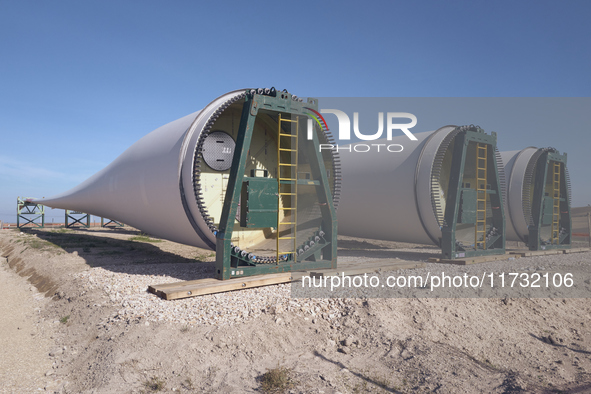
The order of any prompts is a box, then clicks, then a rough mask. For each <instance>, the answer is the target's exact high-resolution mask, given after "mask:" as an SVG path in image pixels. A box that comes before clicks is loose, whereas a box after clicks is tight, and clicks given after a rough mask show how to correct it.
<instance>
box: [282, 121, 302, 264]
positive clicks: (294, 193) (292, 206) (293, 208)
mask: <svg viewBox="0 0 591 394" xmlns="http://www.w3.org/2000/svg"><path fill="white" fill-rule="evenodd" d="M284 122H289V123H292V127H291V133H290V134H288V133H284V132H282V129H281V124H282V123H284ZM293 124H295V128H294V127H293V126H294V125H293ZM298 130H299V116H296V119H295V120H292V119H285V118H282V117H281V113H279V121H278V130H277V263H279V257H280V256H283V255H290V254H291V255H293V261H294V262H295V261H296V257H297V253H296V252H297V239H296V234H297V223H298V219H297V206H298V179H297V178H298ZM281 137H286V138H285V141H289V145H288V147H286V146H285V145H282V143H281V141H282V140H283V139H282V138H281ZM294 138H295V149H294V143H293V139H294ZM282 152H290V154H289V156H290V157H291V159H290V161H289V163H287V162H282V161H281V153H282ZM294 158H295V160H293V159H294ZM286 169H289V174H290V175H289V176H287V177H286V175H285V174H284V171H282V170H286ZM285 172H287V171H285ZM286 185H290V188H289V192H286V191H284V190H283V189H282V186H286ZM282 197H283V204H281V200H282ZM287 200H289V204H288V203H287V202H288V201H287ZM287 212H290V215H289V219H287V220H289V221H284V222H282V221H281V219H282V217H281V213H283V220H286V216H287V215H286V214H287ZM281 225H290V226H291V227H292V232H291V236H289V237H280V236H279V234H280V227H281ZM282 239H292V240H293V250H290V251H285V252H284V251H280V250H279V241H280V240H282Z"/></svg>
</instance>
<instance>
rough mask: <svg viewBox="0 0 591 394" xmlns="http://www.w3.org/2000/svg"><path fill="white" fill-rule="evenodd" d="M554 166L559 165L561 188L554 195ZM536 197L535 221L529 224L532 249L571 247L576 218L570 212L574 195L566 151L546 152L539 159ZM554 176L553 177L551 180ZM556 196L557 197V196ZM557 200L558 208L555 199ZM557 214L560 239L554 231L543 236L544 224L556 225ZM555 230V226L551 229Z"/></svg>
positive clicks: (535, 186) (533, 202) (529, 241)
mask: <svg viewBox="0 0 591 394" xmlns="http://www.w3.org/2000/svg"><path fill="white" fill-rule="evenodd" d="M554 165H559V167H560V172H559V180H558V182H559V190H558V193H557V194H556V195H555V196H554V195H552V191H548V190H549V189H552V188H551V186H550V183H552V182H554V181H556V179H555V178H554V176H555V174H554V173H553V167H554ZM534 178H535V180H534V199H533V201H532V220H533V223H531V224H530V226H529V228H528V229H529V237H528V246H529V249H530V250H547V249H568V248H570V247H571V242H572V220H571V214H570V196H569V188H568V184H567V178H566V153H565V154H562V155H561V154H560V153H559V152H552V151H546V152H544V154H543V155H542V156H541V157H540V158H539V159H538V162H537V165H536V169H535V175H534ZM549 178H551V179H549ZM554 197H556V198H554ZM554 199H556V201H557V206H558V209H556V208H555V207H554V204H552V201H553V200H554ZM553 215H557V216H558V217H559V220H558V225H559V227H558V229H556V231H558V233H557V234H556V239H553V237H552V234H551V238H550V239H549V240H547V239H542V237H543V234H542V229H543V227H545V226H546V227H547V226H552V219H551V217H552V216H553ZM550 230H551V232H552V231H553V230H554V229H552V228H551V229H550Z"/></svg>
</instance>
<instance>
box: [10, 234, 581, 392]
mask: <svg viewBox="0 0 591 394" xmlns="http://www.w3.org/2000/svg"><path fill="white" fill-rule="evenodd" d="M137 236H138V233H137V232H135V231H134V230H132V229H125V230H114V231H113V230H92V231H88V230H84V231H83V230H78V231H60V230H36V231H30V232H28V233H26V234H25V233H22V234H21V233H18V232H15V231H6V232H0V249H1V251H2V254H3V255H4V256H6V257H7V262H6V263H5V264H6V265H7V269H11V270H13V271H15V272H17V273H18V274H19V275H21V276H22V277H23V278H26V279H27V280H28V282H29V283H31V284H32V285H34V286H35V288H36V289H37V290H36V291H35V292H33V294H37V296H38V297H40V296H41V295H42V294H44V295H45V297H46V298H45V299H43V300H42V299H39V300H37V301H35V299H33V301H34V302H33V303H32V304H31V305H29V304H28V303H25V302H23V301H22V300H21V298H22V297H20V296H19V297H16V298H14V299H7V301H6V302H7V304H6V308H7V311H8V312H6V313H7V314H10V313H11V312H10V311H11V310H15V311H16V310H17V309H18V308H21V309H22V311H23V312H24V313H23V316H24V318H25V319H28V322H25V323H27V324H29V326H31V327H34V326H35V325H36V324H37V325H41V326H40V327H45V326H47V329H45V330H42V331H41V332H40V333H39V335H38V336H37V337H35V338H33V337H31V339H29V340H25V339H24V338H23V341H22V342H21V343H20V344H18V346H19V347H22V354H28V353H30V354H35V352H39V353H40V354H41V355H43V357H41V358H40V360H41V359H43V360H45V361H47V357H49V361H50V362H51V369H50V370H49V371H46V372H45V373H44V372H43V368H38V369H34V368H31V371H29V373H23V371H15V372H14V373H13V374H12V375H11V379H12V381H13V382H15V381H18V382H20V383H21V386H22V387H40V386H43V384H42V383H43V382H47V383H44V384H45V386H43V387H44V388H45V389H46V391H52V392H59V393H140V392H149V390H148V387H149V384H150V382H154V381H161V382H162V383H163V385H164V386H163V389H162V390H161V391H163V392H179V391H180V392H216V393H217V392H260V387H261V385H260V379H261V377H262V376H263V374H264V373H265V372H266V371H268V370H269V369H273V368H277V367H279V366H281V367H285V368H286V370H287V371H289V372H290V374H292V375H291V376H292V378H293V379H294V382H297V384H294V386H293V388H292V389H291V392H294V393H300V392H301V393H326V394H328V393H334V394H336V393H358V392H405V393H406V392H408V393H411V392H413V393H414V392H437V393H472V392H491V393H512V392H520V391H526V392H534V393H547V392H556V390H562V392H572V393H575V392H586V391H589V390H591V331H590V330H589V326H590V325H591V309H590V308H591V306H590V305H589V303H588V298H582V299H576V298H570V299H565V298H559V299H551V298H549V297H552V296H556V294H554V293H553V292H552V291H550V290H543V291H542V292H541V296H542V297H545V298H539V299H537V298H523V297H521V296H522V295H524V293H523V291H522V290H520V291H519V292H517V294H514V296H511V297H507V296H505V297H495V298H455V299H450V298H441V299H438V298H433V296H432V295H431V297H425V295H426V292H427V290H426V288H423V289H417V290H416V291H415V293H413V292H411V291H410V290H408V289H406V288H405V289H399V290H400V291H401V294H391V293H390V292H387V293H386V294H378V295H380V296H382V297H394V298H375V299H371V298H370V296H371V295H372V294H369V293H367V291H366V292H365V293H364V292H361V293H360V291H359V289H347V294H346V295H347V298H310V297H309V296H310V295H312V293H310V292H308V293H305V294H304V295H306V296H308V297H304V298H297V297H294V295H297V294H296V293H294V287H296V286H298V283H294V284H282V285H275V286H268V287H261V288H256V289H248V290H243V291H236V292H229V293H222V294H216V295H209V296H202V297H194V298H187V299H182V300H174V301H165V300H162V299H160V298H158V297H157V296H155V295H153V294H150V293H148V292H147V291H146V289H147V287H148V285H153V284H158V283H168V282H177V281H183V280H192V279H198V278H204V277H211V276H212V275H213V272H214V263H213V262H212V256H211V253H210V252H208V251H204V250H199V249H196V248H191V247H187V246H184V245H178V244H174V243H172V242H168V241H159V240H154V239H146V238H145V237H142V238H141V240H136V239H137ZM339 245H340V249H339V261H340V262H341V263H342V262H345V261H349V262H356V263H358V264H363V263H364V262H368V261H371V260H383V259H393V260H396V259H398V260H400V261H401V262H404V261H408V262H413V263H416V262H420V261H423V262H424V261H426V259H427V258H429V257H433V256H434V255H436V254H437V249H434V248H429V247H422V246H420V247H419V246H416V245H408V244H396V243H388V242H381V241H370V240H357V239H349V238H346V237H343V239H340V243H339ZM590 266H591V253H589V252H587V253H577V254H569V255H556V256H537V257H531V258H520V259H515V260H509V261H497V262H489V263H483V264H476V265H471V266H456V265H443V264H433V263H426V266H425V268H421V269H413V270H399V271H392V272H381V273H379V274H378V275H377V276H378V277H379V279H380V280H381V281H384V280H385V279H386V278H387V277H388V276H391V275H395V276H401V275H423V276H425V275H427V273H431V274H434V273H437V272H441V271H444V272H445V273H446V274H447V275H459V276H461V275H463V274H464V273H465V274H466V275H470V276H480V275H482V273H483V272H486V273H495V275H496V274H498V273H501V272H508V271H511V272H515V271H517V272H520V273H528V274H530V275H531V274H534V273H540V274H543V273H544V272H556V271H558V272H561V273H565V272H567V271H571V272H573V273H575V274H576V277H575V281H576V283H577V285H580V286H582V289H583V291H585V292H588V291H589V283H588V282H585V280H586V279H584V277H583V275H587V274H588V271H589V267H590ZM15 283H16V282H15ZM28 286H29V285H26V286H25V289H27V287H28ZM423 287H428V286H423ZM27 291H28V290H27ZM37 291H38V292H39V293H37ZM585 294H586V293H585ZM321 295H322V294H321ZM324 295H326V294H324ZM374 295H375V294H374ZM331 296H334V294H331ZM354 297H360V298H354ZM414 297H419V298H414ZM464 297H469V295H468V296H467V295H464ZM587 297H588V295H587ZM10 300H12V301H10ZM38 302H42V303H41V304H38ZM27 308H29V309H27ZM14 316H16V313H15V314H14ZM3 339H5V340H6V341H8V342H7V343H12V342H11V341H13V338H12V336H5V337H3ZM48 349H50V350H49V352H48ZM27 352H28V353H27ZM17 358H18V357H17ZM45 361H44V362H45ZM14 387H16V386H14ZM43 387H42V388H43ZM0 392H7V393H12V392H14V393H16V392H20V391H18V390H13V389H10V388H7V387H5V388H4V389H0ZM25 392H26V390H25Z"/></svg>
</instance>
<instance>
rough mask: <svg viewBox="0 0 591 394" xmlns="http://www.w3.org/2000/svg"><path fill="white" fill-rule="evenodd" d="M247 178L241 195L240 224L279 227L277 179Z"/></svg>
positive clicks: (249, 226)
mask: <svg viewBox="0 0 591 394" xmlns="http://www.w3.org/2000/svg"><path fill="white" fill-rule="evenodd" d="M245 179H246V180H245V181H243V182H242V193H241V197H240V226H242V227H248V228H263V227H277V208H278V200H277V179H274V178H260V177H259V178H257V177H254V178H250V177H249V178H245Z"/></svg>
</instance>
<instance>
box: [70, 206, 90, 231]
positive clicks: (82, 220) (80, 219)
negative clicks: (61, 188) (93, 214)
mask: <svg viewBox="0 0 591 394" xmlns="http://www.w3.org/2000/svg"><path fill="white" fill-rule="evenodd" d="M73 215H76V216H77V217H76V216H73ZM64 225H65V226H66V228H74V227H83V228H89V227H90V215H89V214H88V213H84V212H78V211H70V210H69V209H66V215H65V221H64Z"/></svg>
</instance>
